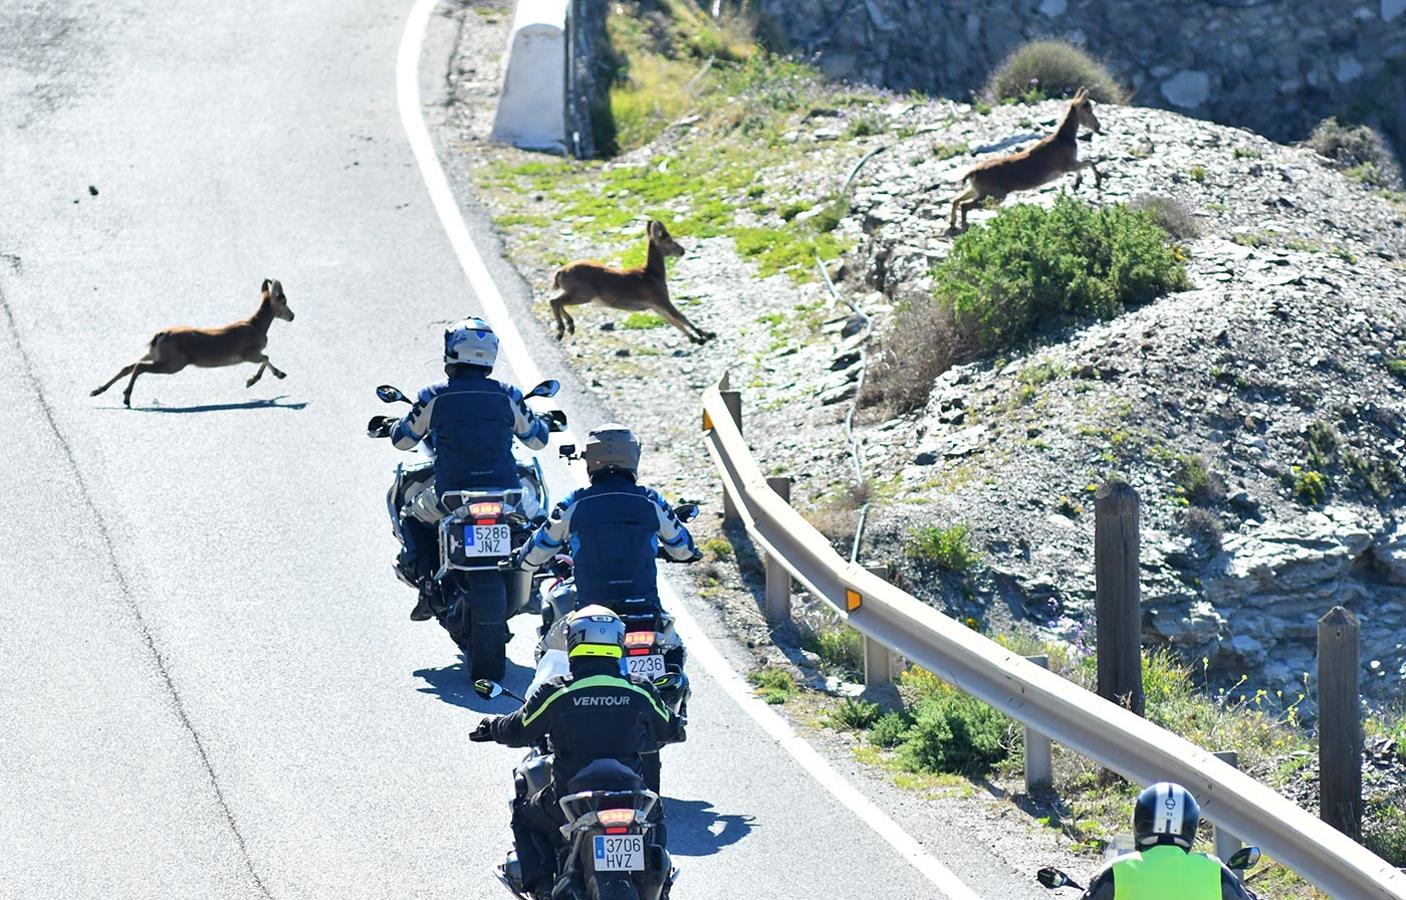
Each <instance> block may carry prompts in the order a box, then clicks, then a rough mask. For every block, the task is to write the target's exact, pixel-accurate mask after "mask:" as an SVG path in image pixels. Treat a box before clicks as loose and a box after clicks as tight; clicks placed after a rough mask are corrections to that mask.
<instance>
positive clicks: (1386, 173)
mask: <svg viewBox="0 0 1406 900" xmlns="http://www.w3.org/2000/svg"><path fill="white" fill-rule="evenodd" d="M1307 143H1308V146H1309V147H1311V148H1312V149H1313V151H1314V152H1315V153H1317V154H1318V155H1319V156H1323V157H1326V158H1328V159H1330V160H1332V162H1333V164H1334V165H1335V166H1337V167H1338V168H1339V169H1345V170H1350V171H1351V172H1355V173H1358V178H1357V180H1359V181H1364V182H1367V183H1370V184H1372V185H1373V186H1375V187H1383V188H1390V189H1392V190H1398V191H1399V190H1401V188H1402V180H1401V164H1400V163H1399V162H1397V159H1396V154H1395V153H1393V152H1392V150H1391V145H1390V144H1388V143H1387V141H1386V138H1384V137H1382V133H1381V132H1380V131H1377V130H1376V129H1375V128H1372V127H1371V126H1370V125H1344V124H1342V123H1341V122H1339V121H1338V120H1337V118H1336V117H1334V116H1329V117H1328V118H1326V119H1324V120H1323V121H1322V122H1319V123H1318V127H1317V128H1315V129H1313V134H1311V135H1309V137H1308V141H1307Z"/></svg>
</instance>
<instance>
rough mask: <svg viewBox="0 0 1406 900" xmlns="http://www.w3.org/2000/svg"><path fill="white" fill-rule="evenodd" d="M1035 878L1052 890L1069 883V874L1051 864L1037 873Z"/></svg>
mask: <svg viewBox="0 0 1406 900" xmlns="http://www.w3.org/2000/svg"><path fill="white" fill-rule="evenodd" d="M1035 880H1036V881H1038V882H1040V883H1041V884H1043V885H1044V886H1045V887H1047V888H1049V889H1050V890H1054V889H1055V888H1062V887H1064V886H1065V885H1066V884H1068V883H1069V876H1068V875H1066V874H1064V873H1063V872H1061V871H1060V870H1059V869H1055V868H1052V867H1049V866H1046V867H1045V868H1043V869H1041V870H1040V871H1038V872H1036V873H1035Z"/></svg>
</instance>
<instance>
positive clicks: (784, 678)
mask: <svg viewBox="0 0 1406 900" xmlns="http://www.w3.org/2000/svg"><path fill="white" fill-rule="evenodd" d="M747 680H748V681H749V682H751V683H752V684H753V685H754V686H755V687H756V689H757V693H758V694H760V695H761V698H762V699H763V700H765V701H766V702H767V703H770V704H771V705H772V706H779V705H780V704H782V703H785V702H786V701H787V700H788V699H789V698H790V697H791V695H792V694H794V693H796V691H797V687H796V679H795V678H794V677H792V675H791V673H790V672H788V671H786V670H785V669H778V668H775V667H773V666H765V667H763V668H760V669H754V670H753V671H751V672H748V673H747Z"/></svg>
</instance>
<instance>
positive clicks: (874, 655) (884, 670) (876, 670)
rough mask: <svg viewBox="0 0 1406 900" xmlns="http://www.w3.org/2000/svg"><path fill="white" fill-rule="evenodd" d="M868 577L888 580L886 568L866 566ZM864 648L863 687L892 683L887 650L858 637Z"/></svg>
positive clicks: (866, 637) (869, 639)
mask: <svg viewBox="0 0 1406 900" xmlns="http://www.w3.org/2000/svg"><path fill="white" fill-rule="evenodd" d="M866 568H867V569H868V570H869V574H870V575H874V576H876V577H879V578H882V579H884V580H885V581H888V580H889V567H888V566H867V567H866ZM859 639H860V641H861V642H862V644H863V647H864V686H865V687H877V686H878V685H881V684H889V683H890V682H892V681H893V656H892V654H890V653H889V648H887V647H885V646H884V645H883V644H881V643H879V642H878V641H876V640H873V639H871V638H869V637H868V636H867V635H860V638H859Z"/></svg>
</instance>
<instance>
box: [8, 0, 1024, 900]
mask: <svg viewBox="0 0 1406 900" xmlns="http://www.w3.org/2000/svg"><path fill="white" fill-rule="evenodd" d="M409 5H410V4H409V3H408V2H402V0H373V2H363V3H340V2H332V0H304V2H299V3H291V4H289V3H275V2H271V0H229V2H219V3H216V2H212V0H198V2H190V3H180V4H157V3H150V4H145V5H141V4H136V3H133V2H131V0H113V2H108V3H95V2H93V3H89V2H79V0H7V2H6V3H5V4H4V5H3V6H0V134H3V135H4V137H3V143H4V146H3V154H2V156H3V164H0V197H3V198H4V205H3V207H0V209H2V210H3V212H2V213H0V389H3V391H4V393H5V395H6V396H7V397H8V398H9V402H10V410H11V412H10V414H9V417H8V420H9V422H10V424H11V427H10V428H9V432H10V433H9V435H8V436H7V438H6V440H5V443H4V447H3V450H0V460H3V476H4V484H5V491H4V493H3V495H0V848H3V852H0V897H25V898H31V897H33V898H40V897H81V898H86V897H95V898H96V897H103V898H111V897H158V896H159V897H170V896H179V897H219V898H223V897H276V898H280V900H281V898H293V897H319V898H321V897H339V898H360V897H367V898H371V897H417V898H418V897H423V898H434V897H466V896H467V897H491V896H506V894H505V893H502V891H501V888H500V887H499V886H498V885H497V883H496V881H494V880H493V879H492V877H491V874H490V872H491V868H492V866H494V865H495V864H496V863H498V862H499V861H500V860H501V858H502V855H503V852H504V850H505V849H506V847H507V846H508V840H509V835H508V831H507V800H508V797H509V795H510V792H511V786H510V780H509V773H510V770H511V765H512V763H513V761H514V760H515V758H516V757H517V755H518V752H517V751H513V750H508V749H505V748H498V747H493V746H483V745H471V744H469V743H468V741H467V734H468V732H469V730H470V729H471V728H472V726H473V724H474V722H475V721H476V720H477V718H478V712H479V711H482V710H489V709H491V710H492V711H495V712H502V711H506V710H507V709H510V708H511V704H509V703H507V702H506V701H501V700H500V701H497V702H496V703H495V704H492V705H488V704H483V703H482V702H481V701H479V700H477V699H476V698H474V697H473V696H472V695H471V692H470V691H469V690H468V685H467V683H466V677H465V674H464V672H463V670H462V668H461V666H460V663H459V660H458V659H457V657H456V656H455V655H454V653H453V648H452V647H451V645H450V644H449V642H448V639H447V638H446V637H445V636H444V635H443V633H442V632H440V631H439V629H438V628H437V627H436V626H435V625H433V624H432V623H426V624H412V623H410V622H409V621H408V619H407V616H406V614H407V612H408V610H409V607H410V605H411V601H412V600H413V598H412V596H411V594H410V592H409V591H408V590H407V589H406V588H404V587H403V586H402V585H400V584H399V583H398V582H396V581H395V580H394V579H393V577H392V576H391V573H390V569H389V565H388V563H389V560H390V557H391V555H392V553H393V542H392V538H391V537H390V534H389V529H388V523H387V521H386V517H385V511H384V507H383V501H382V493H383V491H384V489H385V485H386V482H387V478H388V473H389V468H390V466H391V465H392V464H393V463H394V462H395V460H396V454H395V451H393V450H392V449H391V448H390V447H389V446H388V445H386V444H384V443H374V442H371V441H368V440H367V439H366V438H365V437H364V436H363V427H364V423H365V420H366V418H367V417H368V416H369V415H372V414H377V413H381V412H383V411H384V409H383V408H381V407H380V406H379V404H377V403H376V401H375V398H374V396H373V394H372V392H371V388H372V387H373V386H374V385H376V384H377V383H380V382H384V381H390V382H393V383H397V384H400V385H401V386H402V387H405V388H407V389H408V388H412V387H417V386H418V385H420V384H421V383H424V382H427V381H429V380H432V379H433V378H434V377H435V375H436V369H437V349H438V347H437V344H438V332H439V330H440V323H442V322H444V321H446V320H448V319H451V318H457V317H459V316H462V315H465V314H469V313H472V312H475V311H476V310H477V305H476V301H475V298H474V297H473V296H472V294H471V293H470V291H469V289H468V286H467V283H466V281H465V278H464V274H463V272H462V271H461V269H460V267H459V264H458V262H457V261H456V260H455V259H454V257H453V255H452V254H451V253H450V250H449V246H448V242H447V241H446V239H445V237H444V234H443V231H442V229H441V226H440V223H439V221H438V220H437V219H436V217H435V215H434V214H433V212H432V210H431V208H430V204H429V201H428V198H427V197H426V195H425V191H424V185H423V183H422V181H421V180H420V176H419V174H418V170H417V169H416V167H415V165H414V162H413V159H412V157H411V154H410V151H409V148H408V146H407V142H406V138H405V134H404V132H403V131H402V129H401V124H400V122H399V119H398V115H397V111H396V105H395V94H394V68H393V67H394V60H395V51H396V46H397V43H398V42H399V40H400V37H401V31H402V28H403V27H404V20H405V15H406V13H407V12H408V9H409ZM90 185H91V186H92V188H94V189H95V190H96V194H94V193H93V192H92V191H90ZM495 265H498V266H501V263H495ZM266 276H267V277H274V278H279V279H281V280H282V281H283V284H284V287H285V289H286V291H287V295H288V299H289V303H290V306H291V308H292V309H293V310H294V312H295V313H296V314H297V319H296V321H295V322H293V323H291V324H290V323H286V322H281V321H280V322H275V323H274V325H273V327H272V330H271V336H270V344H269V354H270V356H271V358H272V359H273V361H274V362H275V363H276V364H277V365H278V366H279V367H280V368H282V369H284V370H285V371H287V372H288V373H289V377H288V379H287V380H285V381H276V380H273V379H272V378H271V377H269V376H267V375H266V376H265V379H264V381H263V382H261V383H260V384H258V385H256V386H255V387H254V388H252V389H246V388H245V387H244V379H245V378H247V377H248V375H249V374H250V369H249V367H241V368H233V369H221V370H189V371H187V372H184V373H181V374H178V375H175V376H145V377H144V378H143V379H141V380H139V381H138V382H137V386H136V391H135V394H134V398H133V400H134V409H132V410H130V411H129V410H126V409H123V408H122V407H121V398H120V389H121V386H120V385H119V386H117V387H114V388H113V389H112V390H111V391H110V392H109V393H108V394H106V395H103V396H102V397H98V398H89V397H88V391H89V390H90V389H91V388H93V387H95V386H96V385H98V384H100V383H101V382H103V381H105V380H106V379H107V378H108V377H109V376H110V375H111V374H112V373H113V372H115V371H116V369H117V368H119V367H120V366H121V365H123V364H125V363H127V362H129V361H131V360H133V359H135V358H136V357H137V356H139V355H140V353H141V352H142V350H143V348H144V347H145V344H146V341H147V339H148V338H149V337H150V335H151V333H152V332H154V331H155V330H157V329H159V328H162V327H166V326H169V325H174V324H197V325H205V324H218V323H223V322H226V321H229V320H232V319H234V318H236V317H241V316H245V315H248V314H249V313H250V312H252V311H253V308H254V306H255V305H256V303H257V299H258V286H259V282H260V280H261V279H262V278H264V277H266ZM524 327H527V326H524ZM534 335H535V333H534ZM539 339H540V338H539V337H536V336H534V337H533V338H532V340H533V341H534V342H535V341H537V340H539ZM545 367H546V366H545V365H544V368H545ZM507 374H508V375H509V377H511V373H507ZM564 397H565V399H566V401H567V408H568V412H569V413H570V414H571V415H572V416H573V420H574V423H575V424H577V425H578V426H579V425H583V424H584V425H589V424H591V422H592V419H593V417H598V416H599V415H600V411H599V410H597V409H596V408H595V407H593V406H592V405H591V404H590V403H589V402H587V401H585V400H583V399H580V398H581V394H580V390H579V386H576V387H574V388H573V389H570V390H568V391H567V392H565V394H564ZM573 398H576V399H573ZM595 420H596V421H598V418H596V419H595ZM555 471H556V473H557V474H556V476H555V477H556V480H557V486H558V488H560V487H561V486H562V483H563V482H562V476H561V471H560V469H559V467H558V468H557V469H556V470H555ZM517 630H518V631H523V632H526V631H528V627H527V626H526V625H519V627H518V628H517ZM511 652H512V655H513V658H514V659H516V660H518V661H520V662H522V663H525V662H527V661H529V660H530V659H531V655H530V648H529V646H528V644H527V642H526V640H525V638H520V639H519V640H518V641H516V642H515V643H514V645H513V647H512V650H511ZM513 671H514V675H513V678H512V679H511V680H513V681H515V682H516V683H517V684H519V685H520V684H525V683H526V680H527V676H528V672H527V669H526V668H525V667H524V666H522V665H518V666H516V667H515V668H514V670H513ZM695 685H696V687H695V698H694V701H693V703H692V704H691V710H692V713H693V720H692V723H691V729H690V738H689V741H688V743H686V744H684V745H682V746H679V747H675V748H671V749H669V750H667V751H666V755H665V773H664V783H665V794H666V796H668V797H669V798H670V803H669V812H670V815H671V828H670V837H671V844H672V848H671V849H672V850H673V851H674V853H675V857H676V861H677V863H678V864H679V865H680V867H681V868H682V869H683V880H682V881H681V884H680V887H679V891H678V892H677V893H676V896H680V897H738V896H751V897H805V896H826V897H871V896H889V897H930V896H936V891H935V890H934V888H933V887H932V885H931V884H930V883H929V882H928V881H926V880H925V879H924V878H923V877H922V876H921V875H920V874H919V873H918V871H917V870H916V869H915V868H913V867H912V866H911V865H909V864H908V863H907V862H906V861H905V860H903V859H902V858H900V857H899V855H898V854H897V853H896V852H895V851H894V850H893V849H891V848H890V847H889V845H888V844H886V843H884V842H883V841H881V840H880V839H879V838H878V837H877V836H876V835H875V834H874V833H873V832H872V831H871V830H869V829H868V828H867V827H866V826H865V825H864V824H862V823H861V822H860V821H859V820H858V819H857V818H856V817H855V816H854V815H853V814H852V813H850V812H849V811H848V810H845V809H843V808H842V807H840V806H839V805H838V804H837V803H835V802H834V801H833V799H832V798H831V797H830V796H829V795H828V794H826V793H825V792H824V791H823V790H821V788H820V787H819V786H818V785H817V783H816V782H814V781H813V780H812V779H811V778H810V777H809V776H807V775H805V774H804V773H802V772H800V771H799V770H797V768H796V767H795V766H794V765H792V763H791V760H790V758H789V757H788V756H787V755H786V753H785V752H783V751H782V750H781V749H779V748H778V746H777V744H776V742H775V741H774V740H772V739H771V738H769V737H768V736H767V735H766V734H765V733H764V732H763V731H762V730H761V728H759V727H758V726H757V724H756V723H755V722H753V721H752V720H751V719H749V718H747V717H746V716H745V715H743V714H742V712H741V711H740V710H739V708H738V707H737V706H736V705H735V704H733V703H732V701H731V700H729V699H728V698H727V697H726V696H725V695H724V694H723V693H722V691H721V690H720V689H719V688H718V687H717V685H716V684H715V683H713V682H712V681H711V680H710V679H709V678H707V677H706V676H705V675H704V674H703V673H702V672H696V673H695ZM936 849H937V848H935V852H936ZM962 854H963V855H965V856H966V857H967V859H966V862H968V863H969V864H970V865H971V867H972V868H974V869H976V870H978V871H980V870H981V869H982V868H983V866H982V861H981V860H980V859H979V858H977V857H978V856H979V854H973V853H971V852H968V851H967V850H963V851H962ZM948 862H949V865H952V864H953V861H952V860H951V859H948ZM999 875H1000V873H997V875H991V874H990V873H986V874H982V875H980V878H981V879H984V880H986V888H985V889H982V890H979V893H981V894H982V895H983V896H992V897H995V896H1014V894H1013V893H1012V892H1010V891H1007V890H1005V889H1004V888H1003V887H1000V886H997V885H998V883H999ZM964 878H965V870H964ZM993 878H994V879H996V881H991V880H990V879H993ZM973 886H974V887H975V886H977V884H976V883H973ZM1020 893H1021V894H1022V895H1023V894H1024V891H1021V892H1020Z"/></svg>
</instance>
